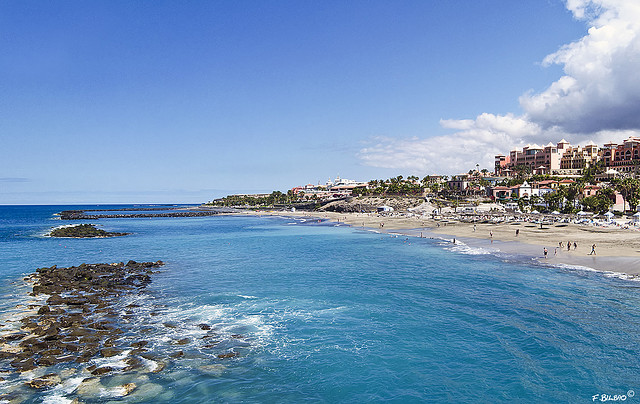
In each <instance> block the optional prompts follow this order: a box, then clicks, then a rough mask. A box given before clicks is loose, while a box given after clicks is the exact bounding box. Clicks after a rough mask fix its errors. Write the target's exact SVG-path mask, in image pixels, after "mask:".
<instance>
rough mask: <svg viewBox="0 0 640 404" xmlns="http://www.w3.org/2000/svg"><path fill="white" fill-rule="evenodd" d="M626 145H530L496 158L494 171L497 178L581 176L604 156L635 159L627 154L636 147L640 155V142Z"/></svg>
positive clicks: (590, 142)
mask: <svg viewBox="0 0 640 404" xmlns="http://www.w3.org/2000/svg"><path fill="white" fill-rule="evenodd" d="M625 145H626V146H625ZM625 145H621V146H619V145H617V144H609V145H605V148H604V149H602V150H601V149H599V148H598V146H597V145H596V144H595V143H593V142H592V141H589V143H587V144H586V145H584V146H571V144H570V143H569V142H567V141H566V140H565V139H562V140H561V141H559V142H558V143H556V144H555V145H554V144H553V143H549V144H547V145H546V146H538V145H536V144H534V145H526V146H525V147H523V148H522V150H520V149H514V150H511V152H509V155H508V156H505V155H502V154H498V155H496V156H495V159H494V168H495V173H496V174H497V175H504V176H508V177H513V176H516V175H517V174H549V175H581V174H582V172H583V170H584V169H585V168H588V167H591V166H593V165H594V164H595V163H596V162H598V161H599V160H600V159H601V158H604V157H603V156H604V155H606V156H608V157H609V159H610V160H612V161H614V160H615V159H616V158H622V156H624V157H625V158H626V157H627V156H631V157H632V156H633V152H632V151H630V152H629V153H627V150H628V149H630V148H632V145H634V146H633V147H636V149H635V151H636V155H638V153H640V150H638V149H640V139H637V138H636V139H635V140H634V141H625ZM607 146H609V149H608V150H609V152H608V153H606V150H607ZM619 148H625V150H624V151H622V150H620V151H618V149H619ZM616 153H617V154H616ZM611 156H613V157H611ZM631 157H630V158H631ZM615 161H618V163H617V164H618V165H625V166H629V164H627V163H623V160H615Z"/></svg>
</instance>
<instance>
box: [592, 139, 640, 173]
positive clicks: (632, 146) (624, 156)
mask: <svg viewBox="0 0 640 404" xmlns="http://www.w3.org/2000/svg"><path fill="white" fill-rule="evenodd" d="M601 156H602V160H603V161H604V165H605V167H609V168H613V169H615V170H616V171H617V172H618V173H629V174H638V172H639V171H640V170H639V167H638V166H639V165H640V138H638V137H634V136H632V137H629V138H628V139H626V140H625V141H624V142H623V143H622V144H616V143H607V144H605V145H604V147H603V150H602V152H601Z"/></svg>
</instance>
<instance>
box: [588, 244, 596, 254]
mask: <svg viewBox="0 0 640 404" xmlns="http://www.w3.org/2000/svg"><path fill="white" fill-rule="evenodd" d="M589 255H598V254H596V245H595V244H594V245H592V246H591V252H590V253H589Z"/></svg>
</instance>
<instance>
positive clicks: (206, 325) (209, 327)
mask: <svg viewBox="0 0 640 404" xmlns="http://www.w3.org/2000/svg"><path fill="white" fill-rule="evenodd" d="M198 327H200V329H201V330H204V331H207V330H210V329H211V326H210V325H208V324H198Z"/></svg>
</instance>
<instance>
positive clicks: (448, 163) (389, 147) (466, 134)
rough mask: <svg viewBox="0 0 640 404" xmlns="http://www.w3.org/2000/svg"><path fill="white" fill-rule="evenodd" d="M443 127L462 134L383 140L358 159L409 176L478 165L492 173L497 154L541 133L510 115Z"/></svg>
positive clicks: (449, 122)
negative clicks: (402, 171)
mask: <svg viewBox="0 0 640 404" xmlns="http://www.w3.org/2000/svg"><path fill="white" fill-rule="evenodd" d="M441 124H442V126H444V127H445V128H452V129H458V130H459V132H456V133H454V134H451V135H445V136H435V137H431V138H428V139H418V138H410V139H393V138H387V137H380V138H376V139H374V141H373V144H372V145H370V146H368V147H366V148H364V149H362V150H361V151H360V155H359V157H360V159H361V160H362V161H363V162H364V163H365V164H367V165H372V166H375V167H384V168H395V169H403V170H406V171H408V172H410V173H442V174H457V173H460V172H466V171H468V170H469V169H471V168H475V165H476V164H480V166H481V168H487V169H492V167H493V159H494V156H495V155H496V154H498V153H504V152H505V148H507V147H509V145H513V144H515V143H518V144H519V143H522V141H524V139H526V138H527V137H528V136H529V135H530V134H532V133H538V131H539V130H540V129H539V127H537V125H535V124H532V123H531V122H527V121H526V120H523V119H522V118H518V117H515V116H513V115H510V114H509V115H506V116H502V115H493V114H482V115H480V116H479V117H478V118H477V119H475V120H471V119H465V120H442V121H441Z"/></svg>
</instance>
